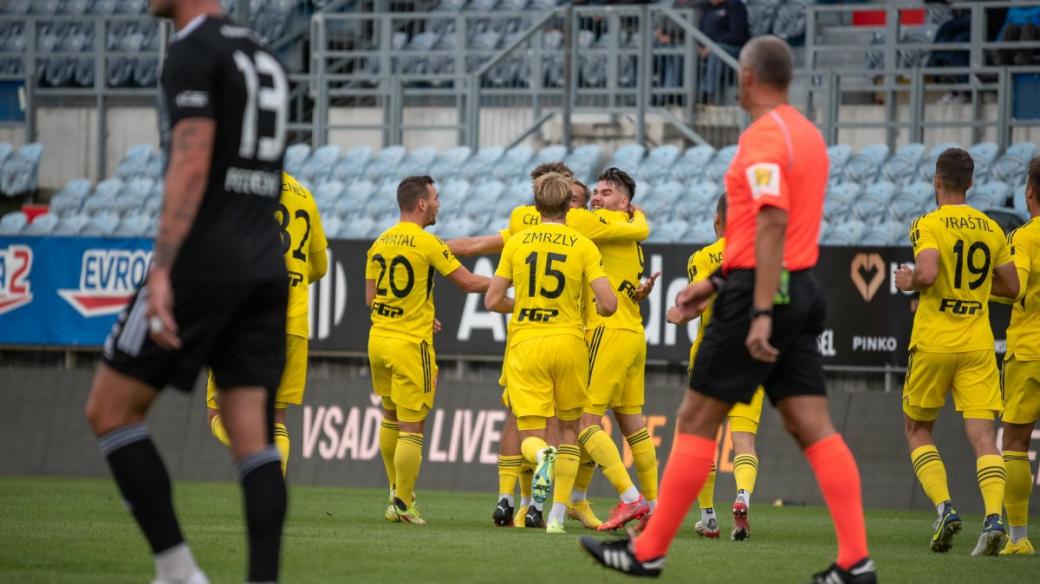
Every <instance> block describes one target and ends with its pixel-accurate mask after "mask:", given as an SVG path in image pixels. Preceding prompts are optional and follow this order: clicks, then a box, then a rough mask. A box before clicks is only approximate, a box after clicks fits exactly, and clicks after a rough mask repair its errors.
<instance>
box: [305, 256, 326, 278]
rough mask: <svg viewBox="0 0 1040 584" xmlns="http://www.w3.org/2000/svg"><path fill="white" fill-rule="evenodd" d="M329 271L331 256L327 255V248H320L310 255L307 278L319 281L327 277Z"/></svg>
mask: <svg viewBox="0 0 1040 584" xmlns="http://www.w3.org/2000/svg"><path fill="white" fill-rule="evenodd" d="M328 271H329V258H328V256H326V255H325V250H320V251H318V252H317V253H312V254H311V255H310V265H309V273H308V274H307V280H308V281H309V282H317V281H318V280H320V279H322V278H324V277H325V274H327V273H328Z"/></svg>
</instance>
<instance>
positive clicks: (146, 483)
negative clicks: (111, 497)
mask: <svg viewBox="0 0 1040 584" xmlns="http://www.w3.org/2000/svg"><path fill="white" fill-rule="evenodd" d="M98 446H99V447H100V448H101V454H103V455H104V456H105V458H106V459H107V460H108V466H109V467H110V468H111V469H112V476H113V478H115V480H116V484H117V485H119V491H120V493H122V494H123V500H124V501H125V502H126V505H127V507H129V509H130V512H131V513H132V514H133V516H134V518H135V519H137V524H138V525H140V526H141V531H143V532H144V536H145V538H146V539H147V540H148V544H149V545H150V546H151V548H152V553H153V554H159V553H161V552H164V551H166V550H168V549H170V548H172V547H174V546H176V545H178V544H181V543H184V536H183V535H182V534H181V528H180V525H178V524H177V516H176V514H175V513H174V511H173V497H172V495H171V492H170V475H169V474H167V472H166V466H165V465H164V464H163V461H162V458H161V457H160V456H159V451H158V450H156V448H155V444H154V443H153V442H152V439H151V437H150V436H149V435H148V428H147V427H146V426H145V425H144V424H133V425H131V426H123V427H122V428H117V429H115V430H112V431H111V432H108V433H107V434H105V435H104V436H101V437H100V438H99V439H98Z"/></svg>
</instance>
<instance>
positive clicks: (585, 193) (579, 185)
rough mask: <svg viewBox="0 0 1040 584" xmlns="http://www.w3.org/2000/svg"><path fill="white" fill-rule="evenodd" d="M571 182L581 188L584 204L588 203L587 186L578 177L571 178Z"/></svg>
mask: <svg viewBox="0 0 1040 584" xmlns="http://www.w3.org/2000/svg"><path fill="white" fill-rule="evenodd" d="M571 184H572V185H577V186H578V187H579V188H580V189H581V192H582V193H583V196H584V197H585V204H588V202H589V187H587V186H585V183H583V182H581V181H580V180H578V179H573V180H571Z"/></svg>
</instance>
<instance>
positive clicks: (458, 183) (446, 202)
mask: <svg viewBox="0 0 1040 584" xmlns="http://www.w3.org/2000/svg"><path fill="white" fill-rule="evenodd" d="M469 192H470V183H469V181H465V180H462V179H454V180H450V181H447V182H445V183H443V184H441V185H440V196H441V206H442V207H446V208H447V209H455V210H458V209H461V207H462V206H464V205H465V204H466V200H467V199H466V196H467V195H468V194H469Z"/></svg>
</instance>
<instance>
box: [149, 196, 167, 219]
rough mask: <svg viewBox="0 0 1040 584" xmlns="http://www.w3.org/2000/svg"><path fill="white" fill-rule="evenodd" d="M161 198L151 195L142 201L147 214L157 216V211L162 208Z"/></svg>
mask: <svg viewBox="0 0 1040 584" xmlns="http://www.w3.org/2000/svg"><path fill="white" fill-rule="evenodd" d="M162 205H163V199H162V197H161V196H160V197H156V196H151V197H148V199H147V200H145V202H144V210H145V212H146V213H148V215H149V216H152V217H158V216H159V211H161V210H162Z"/></svg>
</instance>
